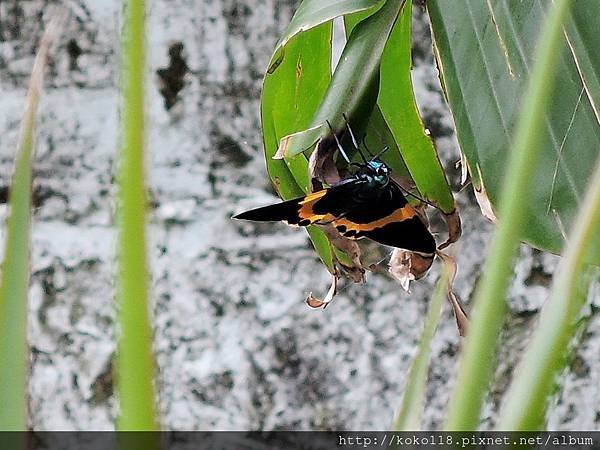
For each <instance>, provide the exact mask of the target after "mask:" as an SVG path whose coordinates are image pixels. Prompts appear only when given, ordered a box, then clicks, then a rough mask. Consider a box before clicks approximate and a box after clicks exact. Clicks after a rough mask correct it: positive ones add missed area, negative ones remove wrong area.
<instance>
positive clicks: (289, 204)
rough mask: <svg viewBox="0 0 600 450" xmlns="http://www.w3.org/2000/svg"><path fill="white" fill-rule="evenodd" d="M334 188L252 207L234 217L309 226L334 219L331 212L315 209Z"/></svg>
mask: <svg viewBox="0 0 600 450" xmlns="http://www.w3.org/2000/svg"><path fill="white" fill-rule="evenodd" d="M333 189H334V188H329V189H322V190H320V191H317V192H313V193H312V194H308V195H307V196H305V197H298V198H295V199H292V200H287V201H284V202H281V203H275V204H274V205H268V206H263V207H261V208H255V209H251V210H249V211H245V212H243V213H240V214H237V215H235V216H233V218H234V219H242V220H255V221H260V222H279V221H283V222H286V223H288V224H289V225H300V226H307V225H311V224H313V223H315V222H319V221H324V220H329V221H331V220H333V219H334V218H335V217H334V216H332V215H331V214H329V213H321V214H317V213H315V211H314V206H315V204H316V203H317V202H318V201H319V200H320V199H322V198H323V197H325V196H326V195H330V194H331V191H332V190H333Z"/></svg>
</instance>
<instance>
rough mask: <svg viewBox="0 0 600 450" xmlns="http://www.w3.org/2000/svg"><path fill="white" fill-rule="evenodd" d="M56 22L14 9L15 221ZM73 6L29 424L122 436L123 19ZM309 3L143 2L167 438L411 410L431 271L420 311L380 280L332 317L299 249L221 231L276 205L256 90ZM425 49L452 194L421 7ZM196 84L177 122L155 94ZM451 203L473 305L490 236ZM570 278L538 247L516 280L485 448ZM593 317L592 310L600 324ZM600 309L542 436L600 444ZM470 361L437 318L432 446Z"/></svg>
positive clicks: (38, 5)
mask: <svg viewBox="0 0 600 450" xmlns="http://www.w3.org/2000/svg"><path fill="white" fill-rule="evenodd" d="M51 3H57V2H52V1H48V0H1V1H0V136H1V137H0V194H1V195H0V200H2V204H0V217H1V218H2V219H3V218H4V217H5V216H6V213H7V208H6V205H5V202H6V200H5V197H6V187H7V185H8V183H9V179H10V173H11V170H12V169H11V167H12V157H13V154H14V148H15V141H16V138H17V132H18V124H19V120H20V117H21V114H22V110H23V103H24V96H25V88H26V82H27V78H28V73H29V71H30V69H31V65H32V61H33V54H34V49H35V44H36V42H37V40H38V38H39V36H40V35H41V31H42V28H43V22H44V20H45V19H46V18H47V17H46V14H45V13H47V11H48V9H47V6H48V5H49V4H51ZM60 3H63V4H65V5H67V6H68V8H69V9H70V10H71V11H72V20H71V21H70V22H69V25H68V27H67V29H66V30H65V32H64V34H63V35H62V36H61V38H60V46H59V49H58V52H57V54H56V55H55V56H54V58H53V59H52V61H51V67H50V75H49V77H48V81H47V91H46V93H45V95H44V98H43V101H42V104H41V110H40V115H39V128H38V133H39V134H38V136H39V137H38V147H37V159H36V163H35V174H36V179H35V199H34V200H35V204H36V209H35V212H34V227H33V254H32V271H33V276H32V280H31V291H30V294H31V295H30V314H29V339H30V345H31V353H32V356H31V381H30V394H31V396H30V407H31V419H30V420H31V426H32V427H34V428H35V429H38V430H49V429H112V428H113V423H114V419H115V417H116V414H117V409H116V401H115V397H114V393H113V378H112V374H111V370H112V362H113V358H114V351H115V344H114V339H115V331H114V328H115V327H114V325H115V324H114V319H115V313H114V289H113V276H114V271H115V267H114V262H115V234H114V229H113V213H114V194H115V188H114V184H113V174H114V169H115V167H114V161H115V153H116V151H117V143H118V137H119V132H118V120H119V119H118V111H119V110H118V105H119V92H118V66H119V37H118V32H119V23H120V13H121V3H120V2H119V1H117V0H71V1H67V0H65V1H62V2H60ZM297 4H298V2H297V1H276V0H262V1H261V0H245V1H241V0H240V1H233V0H221V1H216V0H215V1H210V0H169V1H167V0H154V1H151V2H149V11H148V12H149V14H148V19H149V20H148V22H149V23H148V25H149V28H148V44H149V45H148V48H149V52H150V55H149V61H148V65H149V69H148V84H147V85H148V89H147V91H148V97H149V98H148V101H147V105H148V120H149V127H148V168H149V186H150V188H149V189H150V195H151V199H152V207H151V211H150V224H149V231H150V237H151V243H150V245H149V254H150V257H151V266H152V272H153V283H152V298H153V299H154V302H155V303H154V324H155V335H156V338H155V347H156V354H157V362H158V366H159V378H158V380H159V381H158V387H159V391H160V410H161V414H162V423H163V426H164V428H166V429H177V430H183V429H186V430H196V429H365V430H367V429H383V428H386V427H388V426H389V424H390V422H391V420H392V418H393V415H394V412H395V410H396V408H397V405H399V402H400V398H401V392H402V389H403V385H404V382H405V379H406V375H407V372H408V369H409V367H410V363H411V360H412V357H413V355H414V353H415V349H416V344H417V342H418V339H419V334H420V330H421V327H422V323H423V318H424V315H425V312H426V308H427V302H428V299H429V296H430V295H431V293H432V287H433V285H434V284H435V281H436V279H437V276H438V268H437V265H435V266H434V268H433V270H432V271H431V272H430V273H429V275H428V276H427V277H426V278H425V279H424V280H422V281H420V282H418V283H415V284H413V286H412V292H411V294H410V295H409V294H407V293H405V292H404V291H402V289H401V288H400V286H399V285H398V284H397V283H396V282H394V281H393V280H390V279H388V278H387V277H385V276H383V275H370V276H369V279H368V282H367V284H366V285H362V286H360V285H343V286H342V288H341V292H340V294H339V296H338V298H337V299H336V301H335V302H334V303H333V304H332V305H331V306H330V307H329V308H328V309H327V310H325V311H313V310H309V309H308V308H307V307H306V306H305V305H304V303H303V299H304V297H305V295H306V294H307V293H308V292H309V291H314V292H315V293H324V292H325V290H326V289H327V285H328V281H329V280H328V275H327V272H326V271H325V269H324V268H323V267H322V266H321V265H320V263H319V262H318V260H317V258H316V256H315V253H314V252H313V250H312V249H311V246H310V244H309V242H308V239H307V237H306V235H305V233H304V232H302V231H300V230H295V229H291V228H287V227H285V226H284V225H279V224H277V225H271V224H267V225H252V224H243V223H235V222H233V221H231V220H230V219H229V217H230V216H231V214H232V213H233V212H234V211H240V210H242V209H244V208H247V207H250V206H255V205H259V204H266V203H269V202H272V201H274V200H275V197H274V195H273V191H272V189H271V187H270V184H269V182H268V180H267V177H266V172H265V169H264V161H263V159H262V148H261V138H260V124H259V110H258V108H259V95H260V85H261V78H262V72H263V70H264V68H265V66H266V64H267V62H268V59H269V56H270V51H271V50H272V48H273V46H274V44H275V42H276V40H277V37H278V36H279V34H280V33H281V32H282V31H283V30H284V29H285V26H286V24H287V22H288V21H289V19H290V17H291V15H292V14H293V11H294V10H295V8H296V6H297ZM414 41H415V42H414V47H415V49H414V55H415V56H414V59H415V69H414V72H413V77H414V82H415V86H416V90H417V94H418V98H419V103H420V107H421V110H422V112H423V115H424V118H425V122H426V125H427V126H428V127H429V128H430V130H431V132H432V135H433V136H434V138H435V141H436V143H437V145H438V147H439V149H440V152H441V154H442V156H443V159H444V163H445V166H446V168H447V171H448V174H449V178H450V179H451V181H452V183H453V186H454V187H455V188H456V190H458V189H459V188H460V186H459V185H458V171H457V170H456V168H455V166H454V164H455V161H456V160H457V159H458V149H457V144H456V141H455V138H454V135H453V131H452V120H451V118H450V116H449V114H448V110H447V108H446V106H445V104H444V102H443V96H442V94H441V92H440V88H439V83H438V79H437V71H436V69H435V67H434V64H433V59H432V56H431V50H430V46H431V41H430V37H429V30H428V26H427V22H426V15H425V14H424V13H423V11H422V10H420V9H418V10H417V11H416V12H415V37H414ZM179 44H181V45H182V46H183V51H182V53H181V56H182V57H183V61H182V60H181V59H180V58H179V57H178V56H177V55H178V53H177V51H176V49H177V47H178V46H179ZM170 48H171V54H172V56H171V57H170V56H169V49H170ZM183 73H184V76H183V82H184V85H183V89H182V91H181V92H180V93H179V94H178V96H177V97H176V98H170V100H171V101H172V100H175V103H174V105H173V106H172V107H171V108H170V109H168V110H167V108H166V104H165V98H164V96H163V95H162V94H161V92H160V89H161V86H164V83H165V80H166V81H167V88H168V89H169V88H171V90H172V87H173V86H174V83H175V84H177V81H178V80H180V76H181V75H182V74H183ZM171 93H172V92H171ZM169 106H171V105H170V104H169ZM457 201H458V205H459V207H460V210H461V214H462V218H463V224H464V235H463V238H462V240H461V241H460V243H459V245H458V248H457V250H456V253H457V255H458V263H459V274H458V280H457V282H456V286H455V287H456V290H457V293H458V294H459V295H460V296H461V298H462V299H463V300H464V302H465V303H466V304H467V305H469V300H470V297H471V295H472V291H473V286H474V285H475V283H476V281H477V279H478V277H479V274H480V271H481V267H482V264H483V257H484V255H485V250H486V245H487V242H488V241H489V238H490V231H491V229H492V227H491V225H490V224H489V223H487V222H486V221H485V220H484V219H483V218H482V217H481V215H480V213H479V210H478V207H477V206H476V205H475V203H474V200H473V197H472V195H471V194H470V192H469V189H465V190H463V191H461V192H460V193H458V194H457ZM437 229H441V227H437ZM2 231H3V230H2V229H1V228H0V235H1V236H3V234H2ZM556 261H557V258H556V257H554V256H550V255H545V254H542V253H539V252H537V251H533V250H531V249H529V248H525V247H524V248H523V249H522V251H521V256H520V258H519V260H518V261H517V262H516V264H515V272H516V275H515V278H514V281H513V283H512V287H511V291H510V292H511V294H510V295H511V298H510V304H511V315H510V318H509V320H508V322H507V324H506V326H505V329H504V331H503V337H502V344H501V346H500V348H499V353H500V356H499V358H500V361H501V362H500V365H499V368H498V371H497V375H496V380H495V384H494V387H493V389H492V393H491V394H490V396H489V398H488V401H487V405H486V408H485V413H484V416H485V419H484V422H483V423H482V428H484V429H485V428H488V427H489V426H490V424H492V423H493V420H494V417H495V414H496V411H497V409H498V406H499V401H500V398H501V394H502V392H503V391H504V389H505V388H506V386H507V383H508V382H509V380H510V378H511V376H512V373H513V369H514V365H515V362H516V361H517V360H518V356H519V350H520V349H521V348H522V347H523V345H524V344H525V342H526V341H527V336H528V334H529V331H530V330H531V328H532V326H533V325H534V323H535V322H536V318H537V312H538V310H539V308H540V306H541V304H542V302H543V300H544V298H545V296H546V294H547V291H548V285H549V283H550V282H551V279H552V273H553V271H554V268H555V266H556ZM598 298H599V296H598V295H595V296H594V294H592V295H591V300H592V301H594V302H595V303H596V305H598V303H599V300H598ZM595 311H597V308H587V309H586V314H587V315H589V316H590V317H589V319H590V320H589V322H588V327H587V330H586V332H585V333H584V335H583V338H582V345H581V348H580V349H579V350H578V351H577V352H576V356H575V358H574V360H573V363H572V364H571V366H570V368H569V370H568V372H567V373H565V374H564V375H563V376H562V377H561V384H563V385H564V393H563V394H562V395H561V396H559V397H557V398H556V399H555V401H554V403H553V405H552V406H551V408H550V413H549V427H550V428H553V429H597V428H598V426H599V424H600V392H599V386H600V364H599V361H598V354H599V352H598V350H599V347H600V321H599V320H598V315H597V314H596V315H594V312H595ZM459 347H460V339H459V337H458V336H457V332H456V327H455V324H454V319H453V318H452V315H451V312H450V310H449V308H448V307H445V310H444V315H443V318H442V321H441V326H440V328H439V330H438V333H437V334H436V337H435V340H434V343H433V354H432V365H431V369H430V373H429V384H428V388H427V399H426V407H425V419H424V426H425V428H436V427H439V426H440V423H441V420H442V418H443V414H444V410H445V408H446V406H447V402H448V397H449V394H450V392H451V386H452V384H453V382H454V374H455V369H456V362H457V356H458V350H459ZM490 350H491V349H490Z"/></svg>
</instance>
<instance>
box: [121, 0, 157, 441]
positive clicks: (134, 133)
mask: <svg viewBox="0 0 600 450" xmlns="http://www.w3.org/2000/svg"><path fill="white" fill-rule="evenodd" d="M145 14H146V11H145V2H144V0H127V1H126V3H125V25H124V39H123V72H122V83H123V123H122V126H123V130H122V139H123V143H122V146H123V148H122V153H121V158H120V166H119V175H118V182H119V197H118V225H119V243H118V249H119V276H118V292H117V296H118V301H119V314H118V318H119V324H120V327H121V328H120V338H119V345H118V363H117V380H118V383H117V386H118V392H119V400H120V417H119V421H118V428H119V429H120V430H156V429H157V420H156V412H155V397H154V385H153V380H154V370H155V368H154V360H153V356H152V332H151V327H150V322H149V305H148V279H149V274H148V267H147V261H146V229H145V227H146V223H145V219H146V204H147V201H146V200H147V199H146V190H145V186H144V76H145V48H144V44H145V42H144V41H145V36H144V29H145V28H144V22H145Z"/></svg>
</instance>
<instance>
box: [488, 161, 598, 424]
mask: <svg viewBox="0 0 600 450" xmlns="http://www.w3.org/2000/svg"><path fill="white" fill-rule="evenodd" d="M579 211H580V212H579V215H578V216H577V219H576V221H575V226H574V229H573V233H572V234H571V236H569V239H567V247H566V251H565V254H564V256H563V258H562V260H561V262H560V264H559V266H558V267H557V269H556V278H555V280H554V284H553V288H552V292H551V295H550V299H549V300H548V302H547V303H546V304H545V305H544V309H543V311H542V314H541V317H540V321H539V326H538V328H537V330H536V331H535V334H534V335H533V338H532V340H531V343H530V344H529V346H528V347H527V350H526V352H525V353H524V354H523V358H522V360H521V363H520V364H519V366H518V368H517V372H516V374H517V376H515V377H514V379H513V383H512V385H511V387H510V389H509V391H508V394H507V397H506V403H505V406H504V408H503V410H502V415H501V416H500V420H499V422H498V427H499V429H500V430H516V431H525V430H537V429H539V426H540V423H541V424H543V423H544V421H543V419H544V412H545V410H546V405H547V399H548V395H549V394H550V391H551V389H552V386H553V383H554V377H555V376H556V375H557V373H558V371H559V370H560V369H561V368H562V367H563V366H564V362H565V357H566V354H565V353H566V351H567V348H568V344H569V340H570V339H571V337H572V335H573V333H572V332H573V330H575V329H576V327H575V326H574V325H575V322H576V321H577V316H578V314H579V313H580V311H581V308H582V306H583V303H584V300H585V297H584V296H582V295H580V293H579V291H580V290H581V289H580V287H581V286H580V284H581V279H582V276H581V275H582V273H583V272H584V267H585V261H586V257H589V255H588V254H587V253H588V250H589V249H590V248H591V247H592V246H591V245H590V243H591V242H592V240H593V239H596V238H597V236H596V233H595V231H596V230H598V228H599V227H600V159H599V160H598V162H597V164H596V170H595V172H594V174H593V175H592V177H591V178H590V187H589V189H588V192H587V194H586V197H585V200H584V201H583V203H582V204H581V206H580V208H579ZM540 415H541V417H540Z"/></svg>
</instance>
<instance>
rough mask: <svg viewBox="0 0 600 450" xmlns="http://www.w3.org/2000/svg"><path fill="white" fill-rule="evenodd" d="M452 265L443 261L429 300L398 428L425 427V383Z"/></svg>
mask: <svg viewBox="0 0 600 450" xmlns="http://www.w3.org/2000/svg"><path fill="white" fill-rule="evenodd" d="M448 278H449V275H448V269H447V267H446V265H445V264H442V273H441V276H440V279H439V281H438V283H437V286H436V289H435V292H434V294H433V297H432V298H431V301H430V304H429V311H428V312H427V317H426V319H425V326H424V328H423V334H421V341H420V343H419V348H418V350H417V356H415V359H414V361H413V363H412V367H411V368H410V373H409V375H408V380H407V382H406V386H405V387H404V395H403V397H402V405H401V406H400V411H399V412H398V415H397V417H396V420H395V422H394V430H396V431H416V430H420V429H421V415H422V413H423V398H424V397H425V387H426V384H427V375H428V368H429V356H430V354H431V341H432V340H433V335H434V333H435V330H436V329H437V326H438V323H439V320H440V312H441V310H442V304H443V303H444V297H445V294H446V290H447V289H448Z"/></svg>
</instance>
